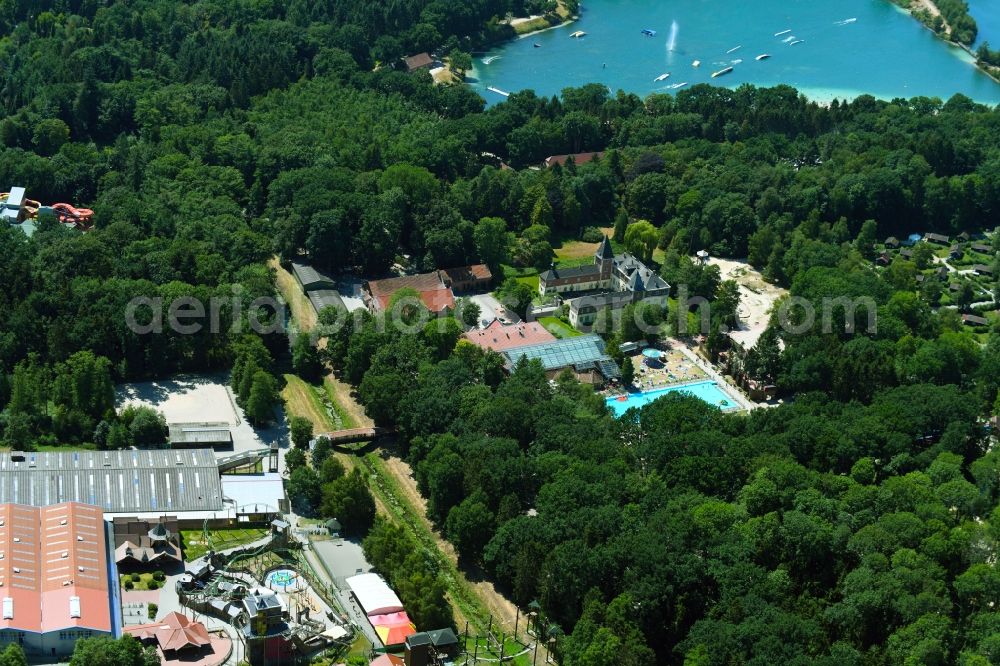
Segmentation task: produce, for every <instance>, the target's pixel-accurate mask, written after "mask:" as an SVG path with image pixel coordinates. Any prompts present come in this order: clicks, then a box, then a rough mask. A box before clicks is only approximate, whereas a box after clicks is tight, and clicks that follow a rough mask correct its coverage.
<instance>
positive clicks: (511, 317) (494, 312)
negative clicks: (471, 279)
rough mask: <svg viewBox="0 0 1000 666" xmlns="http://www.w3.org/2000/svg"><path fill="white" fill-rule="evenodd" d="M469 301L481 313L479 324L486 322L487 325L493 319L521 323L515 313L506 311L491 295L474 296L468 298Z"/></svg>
mask: <svg viewBox="0 0 1000 666" xmlns="http://www.w3.org/2000/svg"><path fill="white" fill-rule="evenodd" d="M468 298H469V300H470V301H472V302H473V303H475V304H476V305H478V306H479V309H480V310H481V313H480V315H479V320H480V323H481V322H482V321H483V320H486V321H487V323H489V322H491V321H493V320H494V319H507V320H508V321H510V322H512V323H517V322H519V321H521V318H520V317H518V316H517V313H515V312H512V311H511V310H508V309H506V308H505V307H503V306H502V305H500V301H498V300H497V299H496V298H494V297H493V295H492V294H476V295H475V296H469V297H468Z"/></svg>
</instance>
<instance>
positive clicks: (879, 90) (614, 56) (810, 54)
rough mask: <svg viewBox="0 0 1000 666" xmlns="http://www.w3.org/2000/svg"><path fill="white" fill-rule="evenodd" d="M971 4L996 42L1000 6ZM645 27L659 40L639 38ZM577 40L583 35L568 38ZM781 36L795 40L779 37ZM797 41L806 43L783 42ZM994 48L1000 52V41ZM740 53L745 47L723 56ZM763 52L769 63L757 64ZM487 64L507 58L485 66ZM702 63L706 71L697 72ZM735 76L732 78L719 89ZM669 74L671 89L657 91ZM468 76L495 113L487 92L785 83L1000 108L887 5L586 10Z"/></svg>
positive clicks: (590, 5) (981, 82)
mask: <svg viewBox="0 0 1000 666" xmlns="http://www.w3.org/2000/svg"><path fill="white" fill-rule="evenodd" d="M971 5H972V11H973V14H974V15H975V16H976V19H977V22H978V23H979V24H980V26H981V31H982V33H983V34H984V36H985V37H986V38H987V39H988V38H989V35H990V34H994V35H997V33H998V32H1000V25H998V24H1000V3H998V1H997V0H972V2H971ZM991 5H992V6H991ZM849 19H856V20H854V21H850V22H846V21H848V20H849ZM674 22H676V26H677V28H676V35H675V38H674V40H673V41H674V43H673V48H672V49H670V48H668V47H669V46H670V45H669V44H668V42H670V39H671V32H672V30H671V26H672V25H673V23H674ZM646 28H648V29H652V30H655V31H656V35H655V36H654V37H645V36H643V35H642V34H640V31H641V30H643V29H646ZM577 30H583V31H585V32H586V33H587V35H586V36H585V37H583V38H582V39H573V38H571V37H570V36H569V35H570V34H571V33H573V32H575V31H577ZM784 30H791V32H789V33H787V34H785V35H781V36H779V37H775V36H774V33H776V32H780V31H784ZM793 35H794V36H795V38H796V39H801V40H804V41H803V42H801V43H799V44H795V45H790V44H788V43H784V42H783V40H785V39H786V38H788V37H790V36H793ZM995 41H997V43H996V44H995V45H994V46H995V47H1000V36H996V37H995ZM534 44H538V48H535V46H534ZM735 47H740V48H738V49H737V50H735V51H733V52H732V53H728V54H727V53H726V52H727V51H729V50H730V49H734V48H735ZM762 53H768V54H770V55H771V58H769V59H767V60H763V61H757V60H755V58H756V56H757V55H759V54H762ZM491 56H500V57H499V58H497V59H495V60H492V62H490V63H489V64H484V63H483V60H484V59H489V58H490V57H491ZM694 60H699V61H701V66H700V67H697V68H695V67H692V61H694ZM738 60H742V62H736V61H738ZM727 66H732V67H733V68H734V69H733V72H732V73H730V74H727V75H725V76H722V77H719V78H715V79H713V78H711V74H712V72H713V71H717V70H719V69H722V68H723V67H727ZM665 73H670V77H669V78H668V79H666V80H665V81H662V82H655V81H654V79H655V78H656V77H658V76H660V75H661V74H665ZM470 77H471V79H472V80H471V81H470V83H471V85H473V86H474V87H475V88H476V89H477V90H478V91H479V92H480V94H481V95H482V96H483V97H484V98H485V99H486V100H487V102H489V103H496V102H498V101H501V100H502V99H503V97H502V96H500V95H498V94H496V93H494V92H491V91H489V90H487V87H489V86H493V87H496V88H499V89H501V90H504V91H508V92H511V91H517V90H523V89H526V88H531V89H533V90H535V91H536V92H537V93H539V94H544V95H553V94H557V93H559V91H561V90H562V89H563V88H565V87H568V86H579V85H583V84H585V83H591V82H597V83H603V84H604V85H606V86H608V87H609V88H611V89H612V90H618V89H623V90H627V91H629V92H634V93H637V94H639V95H647V94H649V93H651V92H654V91H660V92H675V91H674V90H671V89H670V88H669V86H670V85H672V84H675V83H681V82H687V83H688V84H689V86H690V85H694V84H696V83H713V84H715V85H725V86H728V87H735V86H738V85H740V84H742V83H753V84H755V85H758V86H772V85H777V84H780V83H787V84H789V85H792V86H795V87H796V88H798V89H799V90H800V91H801V92H803V93H804V94H806V95H808V96H809V97H811V98H813V99H816V100H830V99H833V98H834V97H838V98H841V99H845V98H853V97H856V96H857V95H858V94H861V93H869V94H872V95H875V96H876V97H881V98H885V99H891V98H893V97H914V96H917V95H927V96H937V97H941V98H943V99H947V98H948V97H950V96H951V95H953V94H955V93H963V94H965V95H968V96H969V97H971V98H972V99H974V100H976V101H979V102H983V103H988V104H998V103H1000V84H997V83H996V82H994V81H993V80H991V79H990V78H989V77H988V76H986V75H985V74H983V73H982V72H980V71H979V70H978V69H976V67H975V66H974V65H973V63H972V58H971V56H970V55H969V54H968V53H966V52H965V51H963V50H962V49H959V48H958V47H955V46H951V45H949V44H947V43H945V42H944V41H942V40H940V39H938V38H937V37H936V36H935V35H934V34H933V33H931V32H930V31H929V30H927V29H925V28H924V27H922V26H921V25H920V23H919V22H917V21H916V20H915V19H913V18H912V17H910V16H908V15H906V14H905V13H904V12H902V10H900V9H898V8H897V7H895V6H894V5H892V4H891V3H889V2H888V0H830V1H828V2H816V0H757V1H756V2H733V1H729V2H724V1H723V0H672V1H663V0H659V1H658V0H585V4H584V7H583V10H582V14H581V19H580V20H579V21H576V22H574V23H571V24H569V25H566V26H562V27H559V28H555V29H552V30H547V31H545V32H541V33H536V34H534V35H529V36H527V37H524V38H522V39H518V40H515V41H513V42H509V43H507V44H504V45H502V46H501V47H499V48H497V49H494V50H492V51H490V52H489V53H486V54H477V55H476V56H475V58H474V71H473V72H471V73H470Z"/></svg>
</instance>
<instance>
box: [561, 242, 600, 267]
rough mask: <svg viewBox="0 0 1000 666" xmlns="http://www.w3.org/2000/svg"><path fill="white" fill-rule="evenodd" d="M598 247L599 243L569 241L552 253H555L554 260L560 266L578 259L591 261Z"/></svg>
mask: <svg viewBox="0 0 1000 666" xmlns="http://www.w3.org/2000/svg"><path fill="white" fill-rule="evenodd" d="M598 245H600V243H584V242H583V241H579V240H569V241H566V242H564V243H563V244H562V245H561V246H560V247H557V248H556V249H555V250H553V252H555V253H556V259H557V260H558V261H559V263H560V264H562V263H563V262H567V261H575V260H580V259H586V260H587V261H593V260H594V254H596V253H597V246H598Z"/></svg>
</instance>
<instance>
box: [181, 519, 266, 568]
mask: <svg viewBox="0 0 1000 666" xmlns="http://www.w3.org/2000/svg"><path fill="white" fill-rule="evenodd" d="M265 536H267V530H266V529H264V528H263V527H236V528H232V529H216V530H209V531H208V537H209V539H210V540H211V542H212V544H211V549H212V550H214V551H216V552H218V551H220V550H228V549H229V548H235V547H236V546H242V545H244V544H247V543H253V542H254V541H257V540H258V539H262V538H264V537H265ZM181 539H182V540H183V542H184V559H185V560H187V561H188V562H190V561H191V560H196V559H198V558H199V557H201V556H202V555H204V554H205V553H207V552H208V551H209V545H208V544H207V543H206V542H205V534H204V532H202V531H201V530H181Z"/></svg>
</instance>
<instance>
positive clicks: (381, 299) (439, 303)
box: [368, 271, 455, 314]
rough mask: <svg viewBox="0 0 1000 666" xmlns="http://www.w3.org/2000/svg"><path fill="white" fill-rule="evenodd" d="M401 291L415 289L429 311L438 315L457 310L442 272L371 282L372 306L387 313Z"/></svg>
mask: <svg viewBox="0 0 1000 666" xmlns="http://www.w3.org/2000/svg"><path fill="white" fill-rule="evenodd" d="M400 289H413V290H414V291H416V292H417V293H418V294H419V295H420V300H421V301H422V302H423V304H424V305H425V306H427V309H428V310H430V311H431V312H433V313H435V314H437V313H438V312H441V311H442V310H444V309H449V310H454V309H455V295H454V294H453V293H452V291H451V287H449V286H448V285H446V284H445V282H444V279H443V278H442V277H441V272H440V271H433V272H431V273H420V274H419V275H404V276H403V277H395V278H386V279H385V280H369V281H368V293H369V294H370V306H371V309H372V310H373V311H375V312H385V311H386V310H388V308H389V301H391V300H392V295H393V294H395V293H396V292H397V291H399V290H400Z"/></svg>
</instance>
